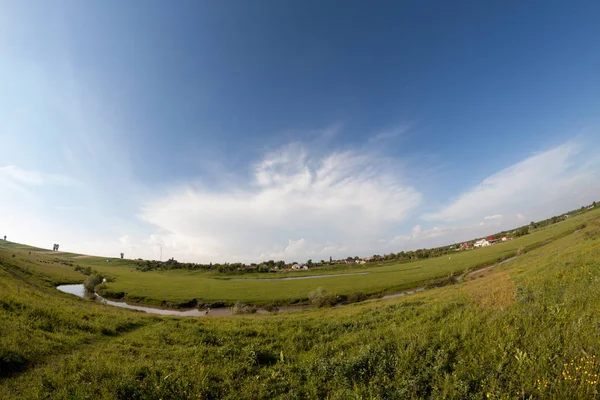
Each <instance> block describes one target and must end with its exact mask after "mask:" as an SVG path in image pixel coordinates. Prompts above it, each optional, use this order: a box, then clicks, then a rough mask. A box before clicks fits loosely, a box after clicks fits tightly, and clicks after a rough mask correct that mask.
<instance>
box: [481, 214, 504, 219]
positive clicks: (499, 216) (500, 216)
mask: <svg viewBox="0 0 600 400" xmlns="http://www.w3.org/2000/svg"><path fill="white" fill-rule="evenodd" d="M501 218H502V215H500V214H495V215H486V216H485V217H483V219H485V220H491V219H501Z"/></svg>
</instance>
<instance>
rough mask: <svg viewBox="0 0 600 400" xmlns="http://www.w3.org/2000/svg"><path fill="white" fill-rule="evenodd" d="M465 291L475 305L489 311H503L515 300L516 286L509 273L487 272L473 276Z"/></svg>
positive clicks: (465, 286)
mask: <svg viewBox="0 0 600 400" xmlns="http://www.w3.org/2000/svg"><path fill="white" fill-rule="evenodd" d="M463 290H465V291H466V292H467V294H468V296H469V298H470V299H471V301H473V303H475V304H476V305H477V306H479V307H481V308H484V309H488V310H503V309H504V308H506V307H507V306H508V305H510V304H511V303H513V302H514V300H515V284H514V282H513V281H512V279H511V278H510V275H509V274H508V271H494V270H487V271H483V272H481V273H478V274H476V275H473V276H471V278H470V280H469V281H468V282H467V283H466V284H465V285H464V288H463Z"/></svg>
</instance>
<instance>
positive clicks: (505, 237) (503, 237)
mask: <svg viewBox="0 0 600 400" xmlns="http://www.w3.org/2000/svg"><path fill="white" fill-rule="evenodd" d="M507 240H512V238H511V237H508V236H502V241H503V242H506V241H507Z"/></svg>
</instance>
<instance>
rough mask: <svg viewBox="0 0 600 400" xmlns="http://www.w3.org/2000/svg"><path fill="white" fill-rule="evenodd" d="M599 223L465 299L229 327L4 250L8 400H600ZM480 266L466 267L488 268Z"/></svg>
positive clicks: (450, 289) (517, 263)
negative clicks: (78, 281) (119, 301)
mask: <svg viewBox="0 0 600 400" xmlns="http://www.w3.org/2000/svg"><path fill="white" fill-rule="evenodd" d="M585 220H586V221H585V222H586V224H587V226H586V227H585V228H584V229H582V230H580V231H578V232H574V233H571V234H569V235H564V236H563V237H560V238H556V239H555V240H552V241H551V242H550V243H548V244H547V245H545V246H543V247H538V248H535V249H532V250H531V251H529V252H527V253H526V254H524V255H522V256H520V257H518V258H517V259H515V260H513V261H511V262H509V263H506V264H503V265H499V266H496V267H494V268H492V269H488V270H486V271H480V272H477V273H475V274H472V275H469V276H468V277H466V278H465V279H464V280H461V281H460V282H459V283H456V284H454V285H449V286H445V287H441V288H435V289H429V290H425V291H423V292H420V293H417V294H413V295H410V296H405V297H402V298H398V299H390V300H374V301H369V302H364V303H358V304H351V305H347V306H342V307H339V308H330V309H313V310H309V311H302V312H295V313H287V314H270V315H251V316H234V317H226V318H219V317H205V318H176V317H156V316H150V315H145V314H140V313H137V312H133V311H129V310H124V309H118V308H111V307H110V306H105V305H101V304H98V303H94V302H91V301H86V300H83V299H79V298H76V297H74V296H70V295H67V294H63V293H60V292H58V291H56V290H55V289H54V288H53V282H54V279H55V278H52V277H50V276H47V275H44V273H46V272H48V273H51V274H57V273H59V272H57V270H56V269H55V268H50V267H48V269H47V270H45V271H43V270H42V269H41V268H40V269H37V267H36V266H37V265H38V264H37V263H36V262H34V261H28V262H26V258H27V257H29V256H30V255H29V254H28V251H29V250H27V248H24V250H23V249H21V250H22V251H25V252H27V253H26V255H27V257H25V256H24V255H22V256H20V255H19V254H15V257H12V253H13V251H15V252H16V253H18V252H19V251H21V250H18V249H16V248H11V247H10V246H9V245H7V246H2V248H1V249H0V257H2V259H0V398H2V399H5V398H6V399H43V398H52V399H83V398H93V399H239V398H253V399H313V398H315V399H316V398H319V399H320V398H327V399H349V398H352V399H362V398H364V399H421V398H432V399H594V398H599V397H600V394H599V393H600V386H599V384H598V383H599V382H598V375H599V374H600V360H599V358H600V329H599V327H600V313H599V312H598V311H599V310H600V297H599V296H598V293H599V292H600V219H598V215H597V214H592V213H588V214H586V216H585ZM575 223H576V221H573V223H571V222H570V221H568V224H567V223H565V224H563V225H561V224H557V225H554V226H552V227H549V228H548V229H547V230H546V229H545V230H543V231H539V232H536V233H535V234H537V235H539V236H538V239H539V238H542V237H556V236H557V234H558V233H561V232H563V233H564V232H568V229H567V227H568V228H569V229H572V228H575V227H576V225H574V224H575ZM579 223H581V221H579ZM533 235H534V234H533V233H532V234H531V235H530V236H528V237H526V238H523V241H521V244H525V243H529V244H535V243H537V241H536V240H534V236H533ZM515 242H516V241H515ZM515 244H516V243H514V242H513V243H511V246H512V245H515ZM506 247H510V246H506ZM498 249H502V248H501V247H499V246H498ZM492 250H494V249H493V248H490V249H485V251H483V250H482V251H481V254H486V257H487V256H489V257H492V256H494V257H495V256H497V255H498V254H500V253H495V252H493V251H492ZM503 251H504V250H503ZM477 252H479V251H473V252H469V253H465V255H464V256H463V257H466V258H467V259H470V260H471V261H472V262H478V261H479V260H481V259H482V258H483V259H484V258H485V257H484V256H481V257H482V258H477V257H476V255H477V254H476V253H477ZM32 256H33V254H32ZM454 258H455V257H454V256H453V257H452V259H454ZM434 261H436V260H429V262H434ZM94 262H98V261H97V260H96V261H94ZM438 262H439V261H438ZM465 262H466V261H465ZM98 264H99V262H98ZM406 266H407V264H402V265H398V267H399V268H401V267H406ZM465 266H466V264H465ZM98 267H99V266H98ZM57 268H58V267H57ZM104 268H107V270H116V271H118V270H121V269H122V270H126V269H127V266H126V265H125V264H124V265H121V266H118V265H116V264H113V265H112V266H111V267H104ZM381 268H382V269H384V268H390V269H393V268H394V266H393V265H386V266H381ZM386 273H387V272H381V274H386ZM404 273H405V274H407V273H408V271H405V272H404ZM169 274H170V273H169ZM184 275H185V274H182V276H184ZM328 279H334V278H328ZM224 282H226V281H224Z"/></svg>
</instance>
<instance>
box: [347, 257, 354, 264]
mask: <svg viewBox="0 0 600 400" xmlns="http://www.w3.org/2000/svg"><path fill="white" fill-rule="evenodd" d="M354 262H355V261H354V258H352V257H348V258H346V264H354Z"/></svg>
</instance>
